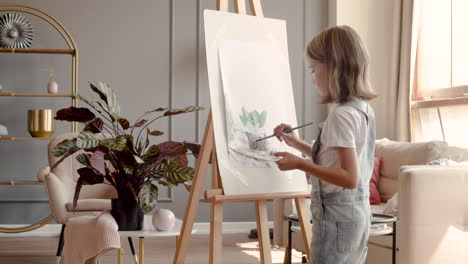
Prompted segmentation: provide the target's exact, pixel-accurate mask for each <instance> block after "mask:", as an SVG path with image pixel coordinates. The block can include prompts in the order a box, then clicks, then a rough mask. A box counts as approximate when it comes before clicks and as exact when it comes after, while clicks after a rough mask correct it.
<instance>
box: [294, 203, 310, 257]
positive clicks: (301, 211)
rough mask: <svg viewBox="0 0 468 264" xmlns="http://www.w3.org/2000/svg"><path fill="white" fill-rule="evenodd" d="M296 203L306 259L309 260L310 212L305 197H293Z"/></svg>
mask: <svg viewBox="0 0 468 264" xmlns="http://www.w3.org/2000/svg"><path fill="white" fill-rule="evenodd" d="M294 202H295V203H296V209H297V215H298V217H299V223H300V224H301V233H302V239H303V241H304V248H305V250H306V252H307V259H308V260H309V262H310V242H311V240H312V238H311V237H312V235H311V234H312V225H311V224H310V214H309V213H308V211H309V210H308V209H307V205H306V200H305V198H294Z"/></svg>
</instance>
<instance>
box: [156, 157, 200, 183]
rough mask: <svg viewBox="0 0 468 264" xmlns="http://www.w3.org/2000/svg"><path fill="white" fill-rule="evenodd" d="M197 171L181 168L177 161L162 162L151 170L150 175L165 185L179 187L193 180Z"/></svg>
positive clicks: (185, 167)
mask: <svg viewBox="0 0 468 264" xmlns="http://www.w3.org/2000/svg"><path fill="white" fill-rule="evenodd" d="M194 174H195V170H194V169H193V168H191V167H187V166H180V165H178V164H177V161H176V160H175V159H169V160H168V161H167V162H162V163H160V164H158V166H155V167H154V168H153V170H151V173H150V175H151V176H152V177H153V178H154V179H156V180H158V182H160V183H161V184H163V185H167V186H169V185H171V186H173V185H177V184H179V183H183V182H186V181H189V180H192V178H193V175H194Z"/></svg>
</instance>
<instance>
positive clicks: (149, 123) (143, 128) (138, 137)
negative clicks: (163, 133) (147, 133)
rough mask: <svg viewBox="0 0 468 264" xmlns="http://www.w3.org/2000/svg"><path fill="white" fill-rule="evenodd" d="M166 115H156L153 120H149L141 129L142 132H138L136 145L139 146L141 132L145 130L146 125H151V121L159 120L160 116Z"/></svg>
mask: <svg viewBox="0 0 468 264" xmlns="http://www.w3.org/2000/svg"><path fill="white" fill-rule="evenodd" d="M162 117H164V116H158V117H156V118H155V119H153V120H151V121H150V122H148V123H147V124H146V125H144V126H143V127H142V128H141V129H140V132H139V133H138V136H137V140H136V145H137V146H138V142H139V140H140V135H141V132H142V131H143V130H145V128H146V127H148V126H149V125H151V123H153V122H154V121H156V120H158V119H159V118H162Z"/></svg>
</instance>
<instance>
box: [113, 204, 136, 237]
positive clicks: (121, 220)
mask: <svg viewBox="0 0 468 264" xmlns="http://www.w3.org/2000/svg"><path fill="white" fill-rule="evenodd" d="M111 214H112V216H113V217H114V219H115V221H116V222H117V224H118V225H119V230H120V231H132V230H142V229H143V219H144V215H143V212H142V211H141V209H140V205H139V204H138V201H136V200H127V199H112V210H111Z"/></svg>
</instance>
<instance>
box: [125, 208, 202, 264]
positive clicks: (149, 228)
mask: <svg viewBox="0 0 468 264" xmlns="http://www.w3.org/2000/svg"><path fill="white" fill-rule="evenodd" d="M151 217H152V216H151V215H145V220H144V224H143V230H137V231H119V234H120V237H128V239H129V242H130V249H131V251H132V254H133V256H134V259H135V263H139V264H144V254H145V252H144V243H145V237H171V236H173V237H175V238H176V245H177V244H178V243H179V241H178V239H179V234H180V229H181V228H182V223H183V221H182V220H180V219H177V218H176V221H175V225H174V228H173V229H172V230H170V231H158V230H156V229H154V227H153V224H152V222H151ZM193 233H196V230H195V229H193V230H192V234H193ZM133 237H135V238H136V237H138V239H139V250H138V258H137V256H136V254H135V249H134V248H133V243H132V242H131V238H133ZM122 255H123V251H122V248H120V249H119V253H118V263H119V264H122Z"/></svg>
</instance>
